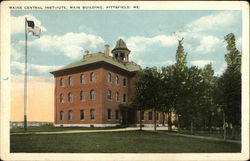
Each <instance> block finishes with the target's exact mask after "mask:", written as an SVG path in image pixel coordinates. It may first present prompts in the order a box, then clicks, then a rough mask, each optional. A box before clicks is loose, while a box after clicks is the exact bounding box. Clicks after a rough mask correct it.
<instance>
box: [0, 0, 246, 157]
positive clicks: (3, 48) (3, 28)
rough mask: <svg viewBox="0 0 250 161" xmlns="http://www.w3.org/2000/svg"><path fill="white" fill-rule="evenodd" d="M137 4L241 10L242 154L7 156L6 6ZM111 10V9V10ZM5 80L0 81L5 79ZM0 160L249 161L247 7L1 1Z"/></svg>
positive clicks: (157, 4)
mask: <svg viewBox="0 0 250 161" xmlns="http://www.w3.org/2000/svg"><path fill="white" fill-rule="evenodd" d="M83 4H84V5H90V6H93V5H97V6H100V5H112V6H114V5H119V6H127V5H131V6H132V5H138V6H140V9H141V10H149V9H150V10H166V9H167V10H227V9H228V10H232V9H233V10H242V15H243V34H242V41H243V43H242V53H243V55H242V60H243V64H242V69H243V70H242V73H243V74H242V80H243V81H242V83H243V88H242V93H243V95H242V102H243V104H242V127H243V128H242V133H243V135H242V152H241V153H185V154H184V153H178V154H176V153H175V154H173V153H168V154H163V153H147V154H142V153H138V154H136V153H123V154H120V153H114V154H104V153H101V154H100V153H99V154H98V153H93V154H90V153H86V154H80V153H76V154H66V153H63V154H62V153H55V154H53V153H43V154H41V153H40V154H39V153H38V154H35V153H32V154H28V153H18V154H17V153H16V154H13V153H9V147H10V145H9V120H10V99H11V98H10V91H11V89H10V88H11V84H10V81H11V80H10V20H9V18H10V11H9V9H8V6H10V5H11V6H18V5H22V6H23V5H26V6H34V5H38V6H45V5H52V6H55V5H57V6H62V5H63V6H68V5H83ZM113 10H115V9H113ZM7 78H9V79H8V80H3V79H7ZM0 112H1V117H0V121H1V133H0V134H1V138H0V139H1V140H0V143H1V146H0V152H1V159H4V160H34V159H35V160H98V161H100V160H114V161H115V160H120V161H123V160H124V161H125V160H150V161H151V160H155V161H161V160H247V159H249V4H248V3H247V2H244V1H207V2H201V1H192V2H187V1H183V2H173V1H171V2H166V1H154V2H150V1H144V2H142V1H132V2H131V1H128V2H125V1H103V2H98V1H87V2H80V1H70V2H66V1H64V2H63V3H62V2H58V1H46V2H45V1H41V2H38V1H36V2H31V1H26V2H24V1H12V2H11V1H4V2H2V3H1V111H0Z"/></svg>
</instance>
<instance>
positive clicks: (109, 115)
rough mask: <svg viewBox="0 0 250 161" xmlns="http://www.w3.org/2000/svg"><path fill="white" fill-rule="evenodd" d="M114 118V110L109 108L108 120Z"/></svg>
mask: <svg viewBox="0 0 250 161" xmlns="http://www.w3.org/2000/svg"><path fill="white" fill-rule="evenodd" d="M111 118H112V110H111V109H108V120H111Z"/></svg>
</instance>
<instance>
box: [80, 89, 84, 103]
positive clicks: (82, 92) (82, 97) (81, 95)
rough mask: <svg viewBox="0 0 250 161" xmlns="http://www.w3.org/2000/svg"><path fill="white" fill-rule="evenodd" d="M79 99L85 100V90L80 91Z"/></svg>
mask: <svg viewBox="0 0 250 161" xmlns="http://www.w3.org/2000/svg"><path fill="white" fill-rule="evenodd" d="M80 100H81V101H85V92H84V91H81V92H80Z"/></svg>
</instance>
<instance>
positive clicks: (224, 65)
mask: <svg viewBox="0 0 250 161" xmlns="http://www.w3.org/2000/svg"><path fill="white" fill-rule="evenodd" d="M226 68H227V63H225V62H224V63H223V64H222V65H221V67H220V68H219V69H218V70H217V71H215V72H214V74H215V76H221V75H222V74H223V73H224V71H225V70H226Z"/></svg>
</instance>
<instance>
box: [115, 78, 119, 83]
mask: <svg viewBox="0 0 250 161" xmlns="http://www.w3.org/2000/svg"><path fill="white" fill-rule="evenodd" d="M115 82H116V85H119V77H118V76H116V78H115Z"/></svg>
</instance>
